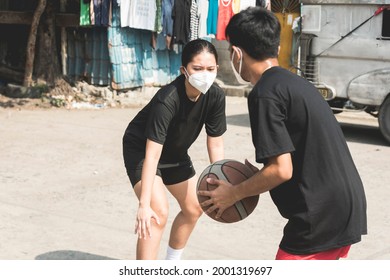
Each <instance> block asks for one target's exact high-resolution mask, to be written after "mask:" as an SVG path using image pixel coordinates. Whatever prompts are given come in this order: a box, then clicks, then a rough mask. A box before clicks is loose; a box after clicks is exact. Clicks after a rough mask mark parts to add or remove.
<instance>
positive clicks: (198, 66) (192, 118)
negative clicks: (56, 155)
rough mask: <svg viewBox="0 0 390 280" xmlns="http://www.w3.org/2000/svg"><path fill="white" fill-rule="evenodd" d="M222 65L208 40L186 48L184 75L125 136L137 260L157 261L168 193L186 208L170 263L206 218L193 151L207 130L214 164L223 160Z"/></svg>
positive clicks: (178, 218)
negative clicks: (219, 70)
mask: <svg viewBox="0 0 390 280" xmlns="http://www.w3.org/2000/svg"><path fill="white" fill-rule="evenodd" d="M217 62H218V55H217V51H216V49H215V47H214V46H213V45H212V44H211V43H209V42H208V41H205V40H202V39H197V40H193V41H190V42H189V43H187V44H186V45H185V47H184V48H183V52H182V66H181V68H180V72H181V74H182V75H180V76H179V77H177V78H176V79H175V80H174V81H173V82H172V83H170V84H169V85H166V86H164V87H162V88H161V89H160V90H159V91H158V92H157V93H156V94H155V96H154V97H153V98H152V100H151V101H150V102H149V103H148V104H147V105H146V106H145V107H144V108H143V109H142V110H141V111H140V112H139V113H138V114H137V116H136V117H135V118H134V119H133V120H132V121H131V122H130V124H129V126H128V127H127V129H126V132H125V134H124V136H123V156H124V161H125V166H126V170H127V174H128V176H129V178H130V181H131V183H132V185H133V188H134V191H135V193H136V195H137V197H138V199H139V208H138V213H137V217H136V224H135V233H136V234H138V237H139V238H138V243H137V254H136V258H137V259H156V258H157V256H158V251H159V245H160V241H161V237H162V234H163V231H164V228H165V226H166V223H167V217H168V199H167V196H166V192H165V188H167V189H168V191H169V192H170V193H171V194H172V195H173V196H174V197H175V198H176V200H177V202H178V203H179V206H180V208H181V211H180V212H179V214H178V215H177V216H176V218H175V220H174V222H173V224H172V228H171V233H170V239H169V246H168V250H167V257H166V259H180V257H181V253H182V251H183V249H184V247H185V245H186V243H187V241H188V239H189V237H190V234H191V232H192V230H193V229H194V227H195V224H196V222H197V220H198V219H199V217H200V215H201V214H202V209H201V208H200V206H199V203H198V200H197V196H196V183H197V178H196V176H195V170H194V167H193V166H192V162H191V158H190V156H189V155H188V149H189V148H190V146H191V145H192V143H194V141H195V140H196V139H197V137H198V136H199V133H200V131H201V130H202V127H203V125H205V129H206V133H207V150H208V154H209V159H210V162H211V163H212V162H215V161H218V160H221V159H223V157H224V146H223V139H222V135H223V133H224V132H225V131H226V115H225V95H224V93H223V91H222V90H221V88H220V87H218V86H217V85H216V84H214V81H215V78H216V75H217V68H218V64H217Z"/></svg>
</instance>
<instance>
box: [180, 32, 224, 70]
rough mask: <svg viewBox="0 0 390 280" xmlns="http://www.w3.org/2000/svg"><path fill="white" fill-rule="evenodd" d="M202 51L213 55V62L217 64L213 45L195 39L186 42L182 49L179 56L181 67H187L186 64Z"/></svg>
mask: <svg viewBox="0 0 390 280" xmlns="http://www.w3.org/2000/svg"><path fill="white" fill-rule="evenodd" d="M203 51H207V52H209V53H211V54H213V55H214V57H215V61H216V62H217V64H218V54H217V50H216V49H215V47H214V45H213V44H211V43H210V42H209V41H206V40H203V39H196V40H192V41H190V42H188V43H187V44H186V45H185V46H184V48H183V52H182V55H181V65H182V66H184V67H187V65H188V63H190V62H191V61H192V59H193V58H194V56H196V55H198V54H200V53H201V52H203Z"/></svg>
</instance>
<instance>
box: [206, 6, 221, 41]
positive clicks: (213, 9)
mask: <svg viewBox="0 0 390 280" xmlns="http://www.w3.org/2000/svg"><path fill="white" fill-rule="evenodd" d="M218 1H219V0H209V11H208V15H207V34H208V35H216V34H217V24H218Z"/></svg>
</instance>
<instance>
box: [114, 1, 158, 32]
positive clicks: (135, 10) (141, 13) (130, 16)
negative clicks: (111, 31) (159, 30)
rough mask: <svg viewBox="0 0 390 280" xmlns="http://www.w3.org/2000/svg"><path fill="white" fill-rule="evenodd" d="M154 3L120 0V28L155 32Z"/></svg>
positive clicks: (155, 7) (155, 9) (155, 8)
mask: <svg viewBox="0 0 390 280" xmlns="http://www.w3.org/2000/svg"><path fill="white" fill-rule="evenodd" d="M156 11H157V6H156V1H150V0H120V20H121V27H127V26H128V27H131V28H136V29H144V30H150V31H155V24H156Z"/></svg>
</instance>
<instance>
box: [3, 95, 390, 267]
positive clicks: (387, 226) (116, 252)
mask: <svg viewBox="0 0 390 280" xmlns="http://www.w3.org/2000/svg"><path fill="white" fill-rule="evenodd" d="M227 100H228V104H227V105H228V106H227V113H228V131H227V133H226V135H225V144H226V151H225V154H226V158H232V159H237V160H240V161H243V160H244V159H249V160H250V161H252V162H254V150H253V147H252V143H251V134H250V129H249V124H248V117H247V108H246V98H245V97H237V96H228V98H227ZM138 110H139V107H138V108H128V109H118V108H117V109H96V110H76V109H73V110H66V109H36V110H24V109H21V110H16V109H10V108H0V135H1V137H0V139H1V140H0V221H1V223H0V259H3V260H7V259H8V260H24V259H27V260H30V259H134V258H135V244H136V240H137V237H136V236H135V235H134V234H133V227H134V221H135V213H136V211H137V205H138V202H137V199H136V197H135V195H134V193H133V191H132V188H131V186H130V183H129V181H128V178H127V176H126V172H125V169H124V166H123V161H122V151H121V139H122V134H123V132H124V129H125V128H126V126H127V124H128V122H129V121H130V120H131V119H132V118H133V117H134V116H135V114H136V113H137V112H138ZM337 118H338V119H339V121H340V123H341V125H342V128H343V131H344V133H345V136H346V139H347V141H348V145H349V147H350V149H351V152H352V155H353V158H354V160H355V163H356V165H357V168H358V170H359V172H360V175H361V177H362V180H363V182H364V185H365V190H366V195H367V200H368V223H369V234H368V235H367V236H364V237H363V240H362V242H360V243H358V244H356V245H355V246H353V247H352V250H351V252H350V256H349V259H369V260H379V259H390V245H389V244H390V235H389V232H390V216H389V214H390V210H389V206H388V205H389V203H388V201H389V197H390V186H389V183H390V173H389V167H390V164H389V162H390V160H389V159H390V146H389V144H388V143H386V142H385V141H384V140H383V138H382V136H381V135H380V133H379V130H378V125H377V121H376V119H374V118H372V117H370V116H368V115H367V114H365V113H359V114H346V113H342V114H339V115H337ZM205 147H206V146H205V135H204V133H202V134H201V136H200V138H199V139H198V141H197V142H196V144H194V146H193V147H192V148H191V151H190V152H191V156H192V159H193V161H194V164H195V167H196V169H197V171H198V174H199V173H200V172H201V171H202V170H203V168H205V167H206V166H207V165H208V161H207V153H206V149H205ZM169 198H170V204H171V209H170V218H169V219H170V220H169V224H168V226H169V225H170V223H171V222H172V219H173V218H174V216H175V213H176V212H177V210H178V207H177V205H176V203H175V202H174V201H173V200H172V197H171V196H170V197H169ZM335 218H337V217H335ZM284 224H285V220H284V219H283V218H281V217H280V215H279V213H278V212H277V210H276V207H275V206H274V205H273V203H272V201H271V199H270V197H269V195H268V194H263V195H261V197H260V201H259V205H258V207H257V208H256V209H255V211H254V212H253V213H252V215H250V216H249V217H248V218H247V219H245V220H243V221H241V222H238V223H235V224H222V223H218V222H216V221H214V220H212V219H210V218H209V217H207V216H205V215H203V216H202V217H201V219H200V221H199V223H198V225H197V227H196V229H195V231H194V232H193V235H192V236H191V239H190V241H189V244H188V246H187V248H186V250H185V252H184V254H183V258H184V259H188V260H194V259H222V260H223V259H232V260H234V259H238V260H242V259H263V260H268V259H269V260H272V259H274V256H275V253H276V250H277V246H278V243H279V241H280V238H281V234H282V229H283V226H284ZM168 236H169V228H167V229H166V232H165V234H164V237H163V240H162V243H161V250H160V252H161V253H160V257H161V258H163V257H164V255H165V249H166V246H167V241H168Z"/></svg>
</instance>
